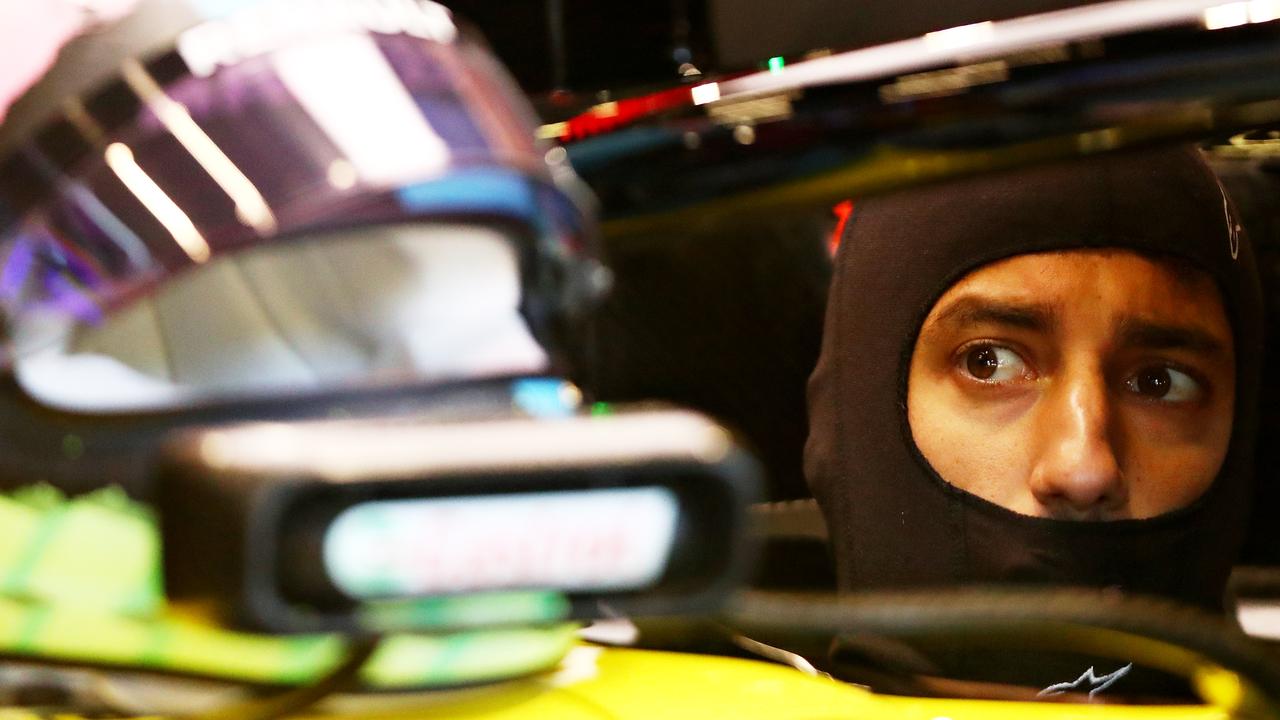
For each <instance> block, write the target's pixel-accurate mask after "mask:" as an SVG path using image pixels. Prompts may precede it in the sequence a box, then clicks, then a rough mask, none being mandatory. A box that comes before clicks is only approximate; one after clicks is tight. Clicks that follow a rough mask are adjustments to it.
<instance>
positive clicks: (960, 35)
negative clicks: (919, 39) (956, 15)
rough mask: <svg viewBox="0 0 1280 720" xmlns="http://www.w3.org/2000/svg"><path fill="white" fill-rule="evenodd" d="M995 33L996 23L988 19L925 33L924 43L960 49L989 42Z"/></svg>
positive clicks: (932, 46) (937, 46) (936, 46)
mask: <svg viewBox="0 0 1280 720" xmlns="http://www.w3.org/2000/svg"><path fill="white" fill-rule="evenodd" d="M994 35H995V25H994V24H993V23H992V22H991V21H989V20H988V21H987V22H980V23H974V24H972V25H961V26H960V27H953V28H947V29H946V30H939V31H937V32H931V33H925V36H924V44H925V45H927V46H928V47H930V48H933V49H936V50H960V49H963V48H965V47H968V46H970V45H978V44H980V43H984V42H987V41H989V40H990V39H991V38H992V37H993V36H994Z"/></svg>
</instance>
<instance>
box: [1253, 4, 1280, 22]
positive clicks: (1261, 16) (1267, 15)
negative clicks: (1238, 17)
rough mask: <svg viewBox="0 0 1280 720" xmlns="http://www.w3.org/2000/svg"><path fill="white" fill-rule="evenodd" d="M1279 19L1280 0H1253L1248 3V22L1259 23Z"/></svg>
mask: <svg viewBox="0 0 1280 720" xmlns="http://www.w3.org/2000/svg"><path fill="white" fill-rule="evenodd" d="M1277 19H1280V0H1253V2H1251V3H1249V22H1255V23H1261V22H1271V21H1272V20H1277Z"/></svg>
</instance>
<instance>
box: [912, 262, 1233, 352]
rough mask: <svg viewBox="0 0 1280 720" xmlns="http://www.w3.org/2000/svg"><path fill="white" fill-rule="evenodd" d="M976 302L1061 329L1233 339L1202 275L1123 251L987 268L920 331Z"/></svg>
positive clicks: (956, 289)
mask: <svg viewBox="0 0 1280 720" xmlns="http://www.w3.org/2000/svg"><path fill="white" fill-rule="evenodd" d="M981 301H990V302H995V303H1001V304H1004V305H1010V306H1035V307H1038V308H1045V309H1048V310H1050V311H1052V313H1053V314H1054V315H1055V317H1056V319H1058V320H1060V321H1062V322H1064V323H1067V324H1070V323H1071V321H1072V320H1073V318H1076V319H1087V320H1094V319H1126V318H1139V319H1143V320H1149V321H1159V322H1166V323H1173V324H1179V325H1194V326H1197V327H1199V328H1202V329H1203V330H1205V331H1206V332H1209V333H1211V334H1213V335H1215V336H1217V337H1218V338H1220V339H1221V340H1223V341H1226V342H1228V343H1229V341H1230V339H1231V330H1230V323H1229V321H1228V319H1227V314H1226V309H1225V305H1224V303H1223V300H1222V295H1221V293H1220V292H1219V290H1218V286H1217V283H1215V282H1214V280H1213V278H1212V277H1211V276H1210V275H1209V274H1208V273H1206V272H1204V271H1203V270H1200V269H1198V268H1195V267H1193V266H1190V265H1187V264H1185V263H1183V262H1180V261H1176V260H1172V259H1163V258H1157V257H1152V256H1147V255H1142V254H1139V253H1136V252H1132V251H1128V250H1065V251H1054V252H1045V253H1032V254H1027V255H1018V256H1015V257H1012V258H1007V259H1004V260H1000V261H997V262H994V263H991V264H989V265H985V266H983V267H981V268H978V269H977V270H974V271H973V272H971V273H969V274H968V275H966V276H964V277H963V278H961V279H960V280H959V281H958V282H956V283H955V284H954V285H952V286H951V287H950V288H948V290H947V291H946V292H945V293H943V295H942V297H940V298H939V299H938V301H937V302H936V303H934V305H933V308H932V309H931V311H930V313H929V318H928V319H927V320H926V321H925V325H926V328H927V327H928V325H929V324H930V323H931V322H935V321H937V320H938V319H939V318H951V319H952V320H953V321H954V320H955V319H956V318H964V317H967V315H966V314H964V313H960V314H956V313H951V314H948V313H947V311H948V309H951V308H953V306H957V305H959V304H963V303H973V302H981Z"/></svg>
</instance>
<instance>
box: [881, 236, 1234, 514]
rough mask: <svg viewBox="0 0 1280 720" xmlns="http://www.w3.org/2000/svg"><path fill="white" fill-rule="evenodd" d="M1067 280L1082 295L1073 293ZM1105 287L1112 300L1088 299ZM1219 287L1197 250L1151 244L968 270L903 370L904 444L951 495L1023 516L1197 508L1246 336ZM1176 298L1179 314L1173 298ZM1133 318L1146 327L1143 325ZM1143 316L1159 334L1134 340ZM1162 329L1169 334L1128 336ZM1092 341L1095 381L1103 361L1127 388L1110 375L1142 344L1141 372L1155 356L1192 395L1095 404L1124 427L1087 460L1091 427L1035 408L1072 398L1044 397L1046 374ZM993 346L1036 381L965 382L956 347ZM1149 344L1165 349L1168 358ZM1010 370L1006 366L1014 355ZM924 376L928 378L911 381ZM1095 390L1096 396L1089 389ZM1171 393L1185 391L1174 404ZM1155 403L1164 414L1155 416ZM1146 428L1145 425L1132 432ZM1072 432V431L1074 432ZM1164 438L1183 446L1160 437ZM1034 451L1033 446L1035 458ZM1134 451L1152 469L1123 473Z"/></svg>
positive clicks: (1222, 452)
mask: <svg viewBox="0 0 1280 720" xmlns="http://www.w3.org/2000/svg"><path fill="white" fill-rule="evenodd" d="M1099 283H1101V284H1099ZM1067 288H1070V290H1071V291H1073V292H1070V293H1068V292H1065V291H1066V289H1067ZM1095 290H1096V292H1097V296H1096V297H1097V301H1098V303H1100V304H1096V305H1095V304H1093V303H1080V302H1077V300H1078V299H1079V298H1082V297H1084V296H1085V293H1089V292H1093V291H1095ZM1153 291H1154V292H1159V293H1161V294H1160V295H1159V296H1158V299H1155V298H1152V296H1151V293H1152V292H1153ZM1041 293H1043V294H1041ZM1144 296H1145V297H1146V298H1147V300H1146V303H1147V304H1146V305H1145V306H1141V307H1142V308H1145V309H1135V308H1134V307H1132V306H1130V305H1128V303H1129V302H1138V303H1142V302H1143V300H1142V299H1141V298H1142V297H1144ZM1222 298H1223V293H1222V290H1221V288H1220V286H1219V284H1218V283H1217V282H1216V280H1215V279H1214V278H1213V277H1212V276H1210V275H1209V274H1208V273H1206V272H1204V271H1202V270H1200V269H1199V268H1198V267H1196V266H1195V265H1194V264H1192V263H1191V262H1190V261H1188V260H1186V259H1185V258H1183V257H1180V256H1177V255H1172V254H1169V253H1159V252H1152V251H1149V250H1130V249H1126V248H1116V247H1104V248H1091V247H1085V248H1062V249H1057V250H1052V251H1048V252H1038V253H1024V254H1017V255H1012V256H1007V257H1004V258H1000V259H997V260H994V261H991V262H989V263H986V264H983V265H980V266H977V267H974V268H970V269H968V270H967V271H966V272H965V273H963V274H961V275H960V276H959V277H958V278H956V279H955V280H954V281H953V282H951V283H950V284H949V285H947V287H946V288H944V289H943V290H942V291H941V292H940V294H939V296H938V297H936V298H933V299H931V300H930V301H929V302H928V303H927V308H925V310H924V311H923V312H922V314H921V317H922V319H921V320H920V322H919V323H918V324H917V326H916V328H915V331H916V332H915V333H914V334H913V335H912V336H911V338H910V339H909V343H908V347H907V350H906V352H907V353H908V358H907V360H906V361H905V362H904V363H903V364H902V368H901V370H902V372H901V376H900V378H899V383H900V386H901V388H902V389H901V393H902V398H903V401H902V402H903V406H904V407H905V408H906V409H907V412H906V421H905V422H904V423H903V427H904V436H903V442H904V443H907V444H910V445H911V446H912V450H913V455H915V456H916V457H917V459H918V461H919V463H920V464H921V465H922V466H923V468H924V470H925V472H926V473H928V474H929V475H930V476H931V477H932V478H934V479H935V480H936V481H938V482H941V483H944V484H945V485H947V486H948V487H947V490H952V489H954V490H956V491H958V494H959V495H960V499H961V501H962V502H974V503H977V504H991V505H994V506H996V507H997V508H1002V509H1005V510H1008V511H1010V512H1012V513H1013V514H1014V515H1017V516H1021V517H1044V518H1057V519H1060V520H1064V519H1070V520H1074V521H1075V522H1077V523H1097V522H1106V523H1115V522H1124V521H1125V519H1126V518H1137V519H1143V520H1154V519H1157V518H1161V517H1165V516H1167V515H1169V514H1170V513H1173V512H1178V511H1182V510H1186V509H1188V508H1191V507H1194V506H1196V505H1198V504H1199V500H1200V498H1202V497H1203V496H1204V495H1205V494H1206V493H1207V492H1208V491H1209V490H1210V488H1211V487H1212V485H1213V480H1214V479H1215V478H1216V476H1217V475H1218V474H1219V472H1220V470H1221V468H1222V464H1223V461H1224V460H1225V458H1226V452H1227V449H1228V447H1227V446H1228V442H1229V440H1230V438H1231V435H1232V433H1231V425H1232V424H1233V423H1232V421H1233V410H1234V407H1233V406H1234V394H1235V392H1234V376H1235V360H1234V353H1233V351H1232V348H1233V346H1234V337H1233V333H1232V331H1231V327H1230V321H1229V320H1228V319H1227V317H1226V308H1225V304H1224V303H1223V299H1222ZM1167 303H1172V304H1167ZM1191 305H1195V306H1196V307H1188V306H1191ZM1200 306H1203V308H1204V310H1203V312H1201V311H1200V309H1199V307H1200ZM1177 307H1182V308H1183V309H1181V310H1174V309H1173V308H1177ZM939 311H941V313H939ZM1107 313H1110V315H1107ZM1095 318H1097V319H1098V320H1101V322H1099V321H1097V320H1095ZM1135 320H1137V321H1140V322H1145V323H1149V324H1143V325H1135V324H1133V323H1134V321H1135ZM1117 322H1118V323H1119V324H1112V323H1117ZM973 323H977V324H976V325H974V324H973ZM1104 323H1105V324H1104ZM1082 326H1083V329H1082ZM1139 327H1142V328H1144V330H1145V331H1146V332H1147V333H1148V335H1147V336H1138V335H1136V334H1135V333H1134V332H1133V331H1134V330H1135V329H1137V328H1139ZM1117 332H1123V333H1125V334H1121V335H1116V334H1115V333H1117ZM1156 332H1159V333H1161V334H1160V335H1159V336H1158V338H1157V336H1155V335H1151V333H1156ZM1126 335H1127V336H1128V337H1129V338H1131V339H1129V340H1126V339H1125V338H1126ZM1154 339H1158V340H1159V341H1160V342H1162V343H1169V345H1168V347H1167V348H1166V347H1160V348H1159V349H1156V348H1148V347H1147V346H1146V345H1145V344H1142V345H1141V346H1140V347H1139V346H1133V345H1132V343H1135V342H1137V343H1147V342H1150V341H1152V340H1154ZM1081 342H1085V343H1095V344H1092V345H1089V346H1085V347H1087V348H1088V351H1089V352H1090V353H1097V355H1091V358H1096V359H1098V360H1099V361H1100V362H1101V363H1102V364H1101V365H1100V366H1097V367H1092V366H1091V367H1089V368H1088V369H1087V370H1086V371H1084V372H1086V373H1087V375H1088V376H1089V377H1087V378H1085V379H1084V382H1085V383H1090V382H1091V381H1092V379H1093V378H1094V377H1096V376H1094V375H1093V373H1094V372H1097V371H1098V370H1101V372H1103V373H1104V375H1105V376H1104V377H1103V378H1101V382H1102V383H1104V385H1103V386H1102V387H1103V388H1105V390H1104V392H1106V393H1107V394H1108V395H1110V394H1111V393H1112V392H1113V390H1112V388H1113V387H1115V385H1114V384H1113V383H1115V381H1116V378H1115V377H1113V376H1112V373H1113V372H1116V371H1121V372H1125V373H1127V372H1130V371H1131V370H1133V368H1134V365H1133V363H1134V362H1135V355H1134V353H1141V355H1140V356H1139V357H1141V360H1137V362H1140V363H1141V368H1140V369H1151V368H1152V367H1155V365H1156V363H1159V367H1160V368H1161V369H1162V370H1165V372H1166V373H1167V375H1166V377H1167V378H1169V377H1175V378H1176V377H1180V381H1179V382H1180V383H1181V384H1182V385H1183V386H1184V387H1183V388H1181V389H1182V392H1183V393H1184V395H1185V394H1188V393H1190V394H1192V397H1184V398H1183V399H1181V400H1177V401H1175V402H1174V403H1173V404H1168V403H1166V402H1164V401H1163V400H1162V401H1160V402H1153V401H1151V400H1147V399H1146V398H1145V397H1143V400H1144V402H1142V403H1141V405H1137V404H1135V403H1133V402H1126V401H1125V400H1124V399H1120V398H1110V399H1107V400H1101V401H1099V402H1105V406H1104V407H1094V408H1092V410H1093V412H1096V413H1102V416H1097V415H1095V416H1094V417H1093V418H1091V419H1090V420H1088V422H1090V423H1091V424H1092V423H1105V427H1107V428H1113V429H1114V430H1115V431H1118V432H1120V433H1121V435H1122V436H1115V435H1110V434H1109V436H1108V437H1107V438H1106V439H1105V440H1104V441H1102V442H1100V443H1098V442H1090V443H1088V444H1087V449H1088V451H1089V452H1090V453H1091V454H1090V455H1089V456H1086V457H1084V458H1081V457H1080V456H1079V455H1076V454H1075V452H1076V451H1077V450H1079V446H1078V443H1079V442H1080V441H1081V438H1079V437H1076V436H1074V435H1070V434H1069V435H1067V436H1065V437H1061V438H1057V437H1053V436H1052V434H1053V433H1055V432H1056V427H1055V426H1054V425H1053V423H1057V422H1060V421H1061V420H1060V418H1061V416H1058V417H1054V416H1052V415H1051V416H1050V417H1049V418H1048V419H1044V418H1042V417H1041V416H1040V415H1039V414H1037V412H1036V410H1035V409H1034V406H1033V405H1030V404H1028V403H1031V402H1033V401H1032V398H1035V400H1034V403H1035V406H1039V405H1040V404H1041V401H1045V400H1046V398H1049V400H1047V401H1049V402H1053V403H1059V402H1062V401H1063V400H1064V399H1065V396H1063V395H1060V394H1058V393H1046V391H1045V389H1044V386H1043V385H1042V384H1040V382H1039V378H1040V377H1041V372H1042V371H1045V370H1050V371H1051V372H1050V374H1049V376H1048V377H1054V376H1055V375H1056V371H1052V368H1053V366H1054V365H1056V363H1059V362H1064V361H1065V355H1064V354H1063V353H1066V352H1068V351H1069V349H1071V348H1076V349H1077V352H1078V351H1079V349H1081V348H1082V346H1081V345H1079V343H1081ZM1178 343H1185V344H1183V345H1179V344H1178ZM957 346H959V347H957ZM987 347H992V348H999V349H1000V350H1002V352H1001V355H1002V356H1004V359H1002V360H1001V362H1002V363H1004V362H1005V361H1006V359H1007V361H1009V362H1010V363H1011V364H1010V367H1013V368H1015V369H1017V368H1023V369H1025V370H1026V371H1027V372H1031V373H1033V377H1035V378H1036V379H1035V380H1030V379H1029V378H1024V377H1021V376H1019V377H1013V376H1009V377H1006V378H1005V379H1003V380H1001V381H999V383H998V385H999V387H997V386H987V387H982V386H980V385H978V384H977V383H974V382H972V381H970V382H965V381H964V380H963V379H962V378H964V377H967V376H966V375H965V373H964V372H963V371H961V372H959V377H957V376H956V375H955V374H953V373H954V368H955V363H956V359H957V358H956V357H955V355H954V353H955V352H959V351H966V350H967V351H969V352H971V351H972V350H974V349H978V348H987ZM1153 352H1154V355H1155V356H1163V357H1166V358H1169V359H1168V360H1164V359H1157V357H1155V356H1152V355H1151V353H1153ZM1165 353H1172V355H1168V354H1165ZM944 356H945V357H944ZM1166 362H1167V363H1168V364H1165V363H1166ZM1023 363H1026V364H1025V365H1024V364H1023ZM1044 363H1048V364H1047V365H1046V364H1044ZM1179 368H1180V369H1179ZM1077 372H1079V371H1077ZM1002 374H1005V375H1007V374H1008V370H1005V369H1004V367H1003V365H1002ZM916 382H918V383H920V387H919V388H916V387H914V386H913V383H916ZM957 383H958V384H957ZM1073 387H1076V388H1078V387H1079V386H1075V385H1074V383H1073ZM1116 390H1119V388H1116ZM1166 390H1170V388H1168V387H1166ZM1084 391H1085V392H1086V393H1090V392H1093V390H1092V389H1091V388H1089V387H1088V385H1086V387H1085V390H1084ZM1130 391H1131V392H1132V390H1130ZM1196 393H1199V397H1195V396H1194V395H1195V394H1196ZM1175 396H1176V391H1175V395H1170V396H1169V398H1168V399H1169V400H1175ZM1053 398H1056V399H1053ZM1138 398H1139V396H1134V397H1132V398H1131V399H1133V400H1137V399H1138ZM1014 407H1016V408H1018V409H1017V410H1016V412H1015V411H1014V410H1013V408H1014ZM1061 410H1062V408H1061V406H1058V405H1056V404H1055V405H1050V406H1049V408H1048V412H1050V413H1055V412H1061ZM1011 412H1013V413H1014V417H1010V415H1009V413H1011ZM1070 412H1071V419H1070V420H1068V422H1069V423H1071V424H1072V425H1074V422H1073V421H1075V420H1076V418H1077V413H1079V412H1083V411H1082V410H1080V409H1079V408H1078V407H1075V406H1074V404H1073V405H1072V408H1071V410H1070ZM1153 412H1154V413H1157V414H1158V415H1157V420H1156V424H1155V425H1152V424H1151V423H1152V422H1153V421H1152V420H1151V414H1152V413H1153ZM1015 418H1016V419H1015ZM1215 418H1217V421H1216V422H1215ZM973 423H977V425H973ZM1017 423H1023V425H1022V426H1021V428H1016V427H1011V426H1013V425H1016V424H1017ZM1046 423H1049V425H1046ZM1134 423H1138V425H1137V426H1136V427H1138V428H1145V429H1146V432H1137V431H1135V429H1134V428H1135V426H1134ZM1094 427H1097V426H1096V425H1095V426H1094ZM1074 429H1075V430H1078V431H1081V432H1085V433H1088V432H1089V429H1086V428H1074ZM1175 429H1176V430H1179V431H1181V433H1179V432H1175ZM1072 430H1073V427H1071V426H1068V428H1067V432H1068V433H1071V432H1072ZM1192 430H1194V431H1197V432H1198V433H1199V434H1197V435H1195V437H1194V440H1195V441H1194V442H1192V441H1191V439H1190V438H1188V437H1186V435H1185V433H1186V432H1187V431H1192ZM1152 432H1154V433H1156V435H1154V436H1153V435H1151V433H1152ZM1046 433H1049V434H1046ZM1161 433H1163V435H1161ZM1123 436H1127V437H1128V438H1129V441H1125V440H1124V439H1123ZM1160 437H1165V438H1166V441H1168V442H1172V443H1174V444H1175V446H1174V447H1169V446H1164V445H1160V441H1159V438H1160ZM982 439H986V440H988V441H989V442H985V443H984V442H981V440H982ZM1042 442H1043V443H1047V444H1046V445H1040V443H1042ZM1064 442H1065V443H1066V445H1067V447H1066V448H1064V447H1063V443H1064ZM1029 447H1034V448H1037V449H1036V450H1034V451H1028V452H1027V454H1023V453H1024V451H1026V450H1027V448H1029ZM1064 449H1065V450H1066V452H1064ZM1179 451H1181V452H1179ZM1067 454H1070V455H1071V456H1072V457H1070V458H1069V459H1068V458H1067V457H1066V455H1067ZM1126 455H1129V456H1136V457H1137V458H1139V459H1138V460H1136V461H1135V462H1134V463H1133V464H1132V466H1131V467H1135V468H1139V469H1142V473H1141V475H1140V476H1138V477H1133V478H1131V477H1128V476H1127V473H1126V469H1125V467H1124V466H1125V465H1128V464H1129V463H1124V462H1122V458H1124V457H1125V456H1126ZM984 466H985V467H986V468H987V470H985V471H984V470H983V467H984ZM1153 466H1154V467H1153ZM1144 479H1153V480H1155V481H1156V482H1144ZM968 496H972V497H968ZM990 511H992V512H995V511H996V509H995V508H991V509H990ZM1095 529H1096V528H1095ZM1070 531H1071V528H1064V532H1070ZM1090 531H1091V530H1090V529H1088V528H1085V530H1084V531H1083V532H1090Z"/></svg>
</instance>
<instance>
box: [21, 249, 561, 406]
mask: <svg viewBox="0 0 1280 720" xmlns="http://www.w3.org/2000/svg"><path fill="white" fill-rule="evenodd" d="M520 301H521V284H520V268H519V263H518V258H517V257H516V254H515V250H514V247H513V245H512V243H511V242H510V240H509V239H508V238H507V237H505V236H504V235H503V234H501V233H500V232H498V231H495V230H493V229H490V228H486V227H482V226H431V225H402V226H388V227H376V228H365V229H363V230H360V231H349V232H341V233H334V234H330V235H327V236H324V237H318V238H307V239H304V240H296V241H294V242H290V243H280V244H272V245H267V246H264V247H261V248H258V249H255V250H253V251H249V252H242V253H237V254H234V255H229V256H225V257H221V258H216V259H215V260H214V261H213V262H211V263H209V264H208V265H207V266H204V267H201V268H198V269H195V270H193V271H191V272H188V273H186V274H184V275H183V276H182V277H179V278H176V279H175V280H174V281H172V282H170V283H167V284H166V285H164V286H163V287H162V288H160V290H159V291H158V292H156V293H154V294H152V295H149V296H147V297H145V298H140V299H139V300H137V301H135V302H134V303H132V304H131V305H129V307H127V308H125V309H123V310H122V311H120V312H116V313H113V314H111V315H110V316H108V317H106V318H104V319H101V320H100V321H98V322H96V323H94V324H85V325H80V326H77V327H75V328H73V330H72V331H71V332H70V333H69V334H68V335H65V336H63V338H64V340H63V341H62V342H60V343H57V344H54V345H51V346H49V347H45V348H43V349H41V350H39V351H35V352H30V353H27V354H24V355H20V356H18V357H17V358H16V359H15V362H14V370H15V372H16V376H17V379H18V382H19V383H20V384H21V385H22V387H23V389H24V390H26V391H27V392H28V393H29V394H30V395H31V396H32V397H34V398H36V399H37V400H39V401H41V402H43V403H45V404H48V405H53V406H56V407H62V408H67V409H72V410H80V411H98V412H102V411H118V410H123V409H137V408H157V407H171V406H176V405H179V404H182V403H184V402H189V401H191V400H192V399H199V398H207V397H225V396H235V395H243V394H245V393H251V392H259V393H261V392H279V391H286V390H298V389H308V388H318V387H337V386H343V385H350V384H352V383H359V382H367V381H378V380H383V381H387V380H417V381H420V380H428V381H430V380H442V379H458V378H473V377H481V376H495V375H512V374H528V373H537V372H540V371H542V370H544V369H545V366H546V360H547V359H546V355H545V353H544V352H543V350H542V348H541V347H540V346H539V345H538V343H537V342H536V341H535V340H534V339H533V337H532V335H531V334H530V332H529V329H528V327H527V325H526V324H525V322H524V319H523V317H522V316H521V314H520Z"/></svg>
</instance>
